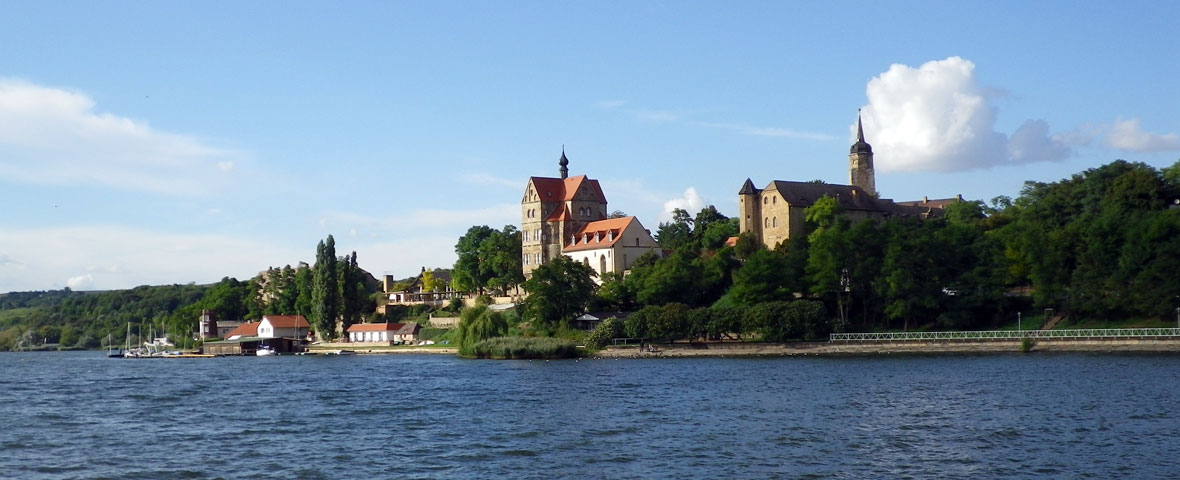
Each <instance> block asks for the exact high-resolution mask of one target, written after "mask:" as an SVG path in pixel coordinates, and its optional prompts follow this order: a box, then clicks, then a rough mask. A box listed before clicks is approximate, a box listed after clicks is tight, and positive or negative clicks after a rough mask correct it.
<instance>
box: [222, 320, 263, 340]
mask: <svg viewBox="0 0 1180 480" xmlns="http://www.w3.org/2000/svg"><path fill="white" fill-rule="evenodd" d="M259 323H261V322H246V323H243V324H241V325H238V326H237V327H236V328H234V329H233V330H230V331H228V332H226V333H225V338H231V337H233V336H235V335H237V336H239V337H257V336H258V324H259Z"/></svg>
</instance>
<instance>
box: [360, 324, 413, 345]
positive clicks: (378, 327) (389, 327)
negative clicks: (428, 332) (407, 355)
mask: <svg viewBox="0 0 1180 480" xmlns="http://www.w3.org/2000/svg"><path fill="white" fill-rule="evenodd" d="M418 330H419V327H418V324H417V323H414V322H407V323H358V324H355V325H352V326H350V327H348V341H350V342H353V343H384V344H391V343H394V342H401V343H415V342H417V341H418Z"/></svg>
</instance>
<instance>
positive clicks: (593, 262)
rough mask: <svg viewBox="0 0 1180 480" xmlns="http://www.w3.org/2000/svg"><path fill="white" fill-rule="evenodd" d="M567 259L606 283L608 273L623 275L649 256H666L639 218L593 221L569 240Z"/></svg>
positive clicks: (565, 252)
mask: <svg viewBox="0 0 1180 480" xmlns="http://www.w3.org/2000/svg"><path fill="white" fill-rule="evenodd" d="M562 253H564V254H565V256H567V257H569V258H570V259H572V260H574V261H575V262H581V263H582V264H584V265H587V266H589V267H590V268H591V269H593V270H594V272H595V273H597V274H598V277H597V278H595V281H596V282H598V283H602V276H603V274H605V273H610V272H618V273H622V272H625V271H627V270H629V269H630V268H631V265H634V264H635V261H636V260H638V259H639V257H641V256H643V255H644V254H646V253H654V254H656V255H660V256H662V255H663V250H661V249H660V247H659V245H657V244H656V241H655V239H653V238H652V236H651V233H648V231H647V229H645V228H643V224H641V223H639V219H637V218H635V217H625V218H614V219H609V220H601V221H597V222H591V223H589V224H587V225H586V227H585V228H583V229H582V230H581V231H579V232H578V233H576V234H574V235H573V236H572V237H571V238H569V239H567V241H566V246H565V248H564V249H563V252H562Z"/></svg>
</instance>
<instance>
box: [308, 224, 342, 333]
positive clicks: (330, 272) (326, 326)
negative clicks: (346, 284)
mask: <svg viewBox="0 0 1180 480" xmlns="http://www.w3.org/2000/svg"><path fill="white" fill-rule="evenodd" d="M336 270H337V265H336V240H335V239H333V238H332V236H331V235H328V239H327V241H320V243H319V245H317V246H316V262H315V269H314V271H313V272H312V273H313V280H312V289H311V296H312V305H311V316H312V323H313V326H314V328H315V331H316V336H318V337H319V338H320V339H321V340H323V339H329V338H335V336H336V329H335V326H336V317H337V314H338V312H339V305H340V304H339V293H338V291H337V278H338V277H337V271H336Z"/></svg>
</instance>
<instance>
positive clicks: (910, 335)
mask: <svg viewBox="0 0 1180 480" xmlns="http://www.w3.org/2000/svg"><path fill="white" fill-rule="evenodd" d="M1161 337H1163V338H1167V337H1180V328H1088V329H1076V330H984V331H975V332H887V333H833V334H831V337H830V340H831V341H833V342H863V341H907V340H1020V339H1023V338H1034V339H1035V338H1067V339H1074V338H1161Z"/></svg>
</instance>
